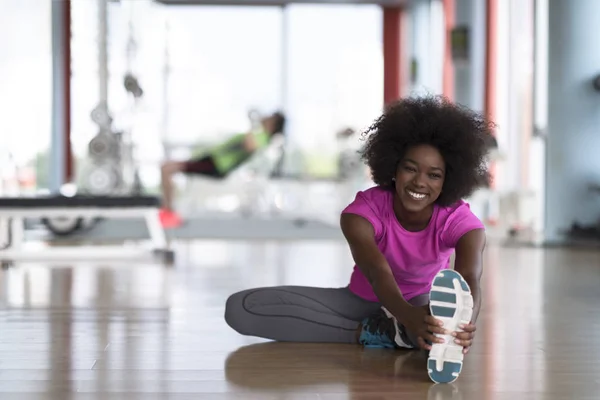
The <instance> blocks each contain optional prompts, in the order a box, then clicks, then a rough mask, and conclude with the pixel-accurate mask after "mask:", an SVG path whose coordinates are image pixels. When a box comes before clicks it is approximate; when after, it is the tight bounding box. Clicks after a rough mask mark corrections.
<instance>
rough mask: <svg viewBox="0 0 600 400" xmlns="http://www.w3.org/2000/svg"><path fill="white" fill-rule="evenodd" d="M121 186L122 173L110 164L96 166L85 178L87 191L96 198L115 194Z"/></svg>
mask: <svg viewBox="0 0 600 400" xmlns="http://www.w3.org/2000/svg"><path fill="white" fill-rule="evenodd" d="M120 184H121V173H120V172H119V170H118V169H117V168H116V167H113V166H112V165H110V164H103V165H95V166H94V167H93V168H92V169H90V171H89V172H88V174H87V176H86V177H85V190H86V192H88V193H89V194H91V195H94V196H107V195H110V194H112V193H114V192H115V191H116V190H117V189H118V188H119V186H120Z"/></svg>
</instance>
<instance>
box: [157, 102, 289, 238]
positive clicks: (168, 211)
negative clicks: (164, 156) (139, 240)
mask: <svg viewBox="0 0 600 400" xmlns="http://www.w3.org/2000/svg"><path fill="white" fill-rule="evenodd" d="M284 126H285V116H284V115H283V114H282V113H281V112H275V113H273V114H272V115H269V116H267V117H265V118H263V119H262V120H261V121H260V129H259V130H251V131H249V132H246V133H240V134H236V135H233V136H232V137H230V138H229V139H227V140H226V141H225V142H223V143H220V144H218V145H216V146H214V147H212V148H210V149H208V150H206V151H205V152H204V154H203V155H202V156H200V157H198V158H193V159H190V160H187V161H167V162H166V163H164V164H163V165H162V167H161V188H162V195H163V208H162V209H161V211H160V220H161V223H162V225H163V227H165V228H174V227H177V226H179V225H181V217H180V216H179V215H178V214H177V213H176V212H175V211H174V210H173V192H174V186H173V175H175V174H177V173H184V174H189V175H202V176H207V177H212V178H215V179H222V178H225V177H226V176H227V175H228V174H229V173H231V172H232V171H233V170H235V169H236V168H237V167H239V166H240V165H242V164H243V163H244V162H246V161H247V160H248V159H249V158H250V157H251V156H252V154H254V152H255V151H257V150H259V149H261V148H263V147H265V146H267V145H268V144H269V142H270V140H271V139H272V138H273V136H274V135H276V134H281V133H283V129H284Z"/></svg>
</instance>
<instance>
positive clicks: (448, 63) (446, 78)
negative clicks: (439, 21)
mask: <svg viewBox="0 0 600 400" xmlns="http://www.w3.org/2000/svg"><path fill="white" fill-rule="evenodd" d="M442 4H443V8H444V32H445V45H444V72H443V74H444V75H443V80H442V94H443V95H444V97H446V98H448V99H450V100H454V64H453V62H452V29H454V25H455V23H456V20H455V7H456V3H455V0H443V1H442Z"/></svg>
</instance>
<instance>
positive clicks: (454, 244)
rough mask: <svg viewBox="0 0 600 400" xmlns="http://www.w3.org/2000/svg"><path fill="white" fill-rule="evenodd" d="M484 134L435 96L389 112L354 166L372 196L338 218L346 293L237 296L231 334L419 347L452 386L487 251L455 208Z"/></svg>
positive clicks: (480, 160) (279, 291)
mask: <svg viewBox="0 0 600 400" xmlns="http://www.w3.org/2000/svg"><path fill="white" fill-rule="evenodd" d="M491 131H492V125H491V124H490V123H489V122H487V121H486V120H485V119H484V118H482V117H481V116H480V115H478V114H475V113H474V112H472V111H470V110H468V109H465V108H463V107H461V106H458V105H456V104H452V103H450V102H448V101H446V100H444V99H443V98H440V97H423V98H409V99H405V100H401V101H399V102H397V103H395V104H392V105H391V106H390V107H389V108H388V109H387V111H386V112H385V113H384V114H383V115H382V116H381V117H379V119H378V120H377V121H375V123H374V124H373V125H372V126H371V127H370V128H369V129H368V130H367V132H365V135H368V136H366V137H367V140H366V145H365V148H364V149H363V151H362V157H363V159H364V160H365V161H366V163H367V165H368V166H369V167H370V169H371V173H372V177H373V181H374V182H375V184H376V186H374V187H372V188H370V189H368V190H366V191H362V192H359V193H358V194H357V195H356V198H355V199H354V201H353V202H352V203H351V204H350V205H348V206H347V207H346V208H345V209H344V210H343V212H342V215H341V229H342V232H343V234H344V236H345V238H346V240H347V242H348V246H349V248H350V251H351V253H352V256H353V259H354V261H355V263H356V265H355V266H354V270H353V272H352V275H351V277H350V282H349V285H348V286H346V287H341V288H317V287H298V286H282V287H270V288H258V289H250V290H245V291H242V292H239V293H236V294H234V295H232V296H231V297H230V298H229V299H228V300H227V304H226V311H225V319H226V321H227V323H228V324H229V326H231V327H232V328H233V329H235V330H236V331H237V332H239V333H241V334H243V335H250V336H258V337H262V338H266V339H271V340H277V341H294V342H329V343H331V342H336V343H357V344H362V345H363V346H369V347H385V348H420V349H424V350H427V351H429V360H428V363H427V364H428V371H429V376H430V378H431V379H432V380H433V381H435V382H452V381H454V380H455V379H456V378H457V377H458V374H459V373H460V371H461V369H462V361H463V357H464V354H466V353H467V352H468V350H469V348H470V347H471V344H472V343H473V337H474V334H475V322H476V320H477V316H478V314H479V309H480V306H481V288H480V282H479V281H480V278H481V274H482V253H483V250H484V246H485V241H486V238H485V230H484V226H483V224H482V223H481V221H480V220H479V219H478V218H477V217H476V216H475V215H474V214H473V213H472V212H471V210H470V208H469V205H468V204H467V203H465V202H464V201H463V200H462V199H463V198H465V197H467V196H469V195H470V194H471V193H472V192H473V191H474V190H475V189H476V188H477V186H478V185H480V184H481V183H482V182H485V181H487V176H488V174H487V168H486V154H487V149H488V145H489V143H490V140H491V138H492V135H491ZM452 253H455V262H454V270H450V269H449V266H450V256H451V255H452Z"/></svg>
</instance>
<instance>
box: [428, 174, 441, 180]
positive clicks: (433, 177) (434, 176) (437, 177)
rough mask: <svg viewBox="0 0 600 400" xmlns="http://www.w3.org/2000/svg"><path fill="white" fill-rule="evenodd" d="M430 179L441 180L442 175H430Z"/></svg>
mask: <svg viewBox="0 0 600 400" xmlns="http://www.w3.org/2000/svg"><path fill="white" fill-rule="evenodd" d="M429 177H430V178H432V179H441V178H442V175H440V174H430V175H429Z"/></svg>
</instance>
